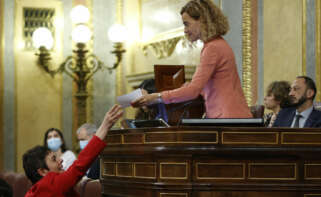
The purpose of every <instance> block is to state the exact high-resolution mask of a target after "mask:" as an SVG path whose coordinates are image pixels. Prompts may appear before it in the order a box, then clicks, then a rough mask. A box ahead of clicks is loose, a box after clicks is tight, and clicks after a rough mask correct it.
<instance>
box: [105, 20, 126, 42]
mask: <svg viewBox="0 0 321 197" xmlns="http://www.w3.org/2000/svg"><path fill="white" fill-rule="evenodd" d="M108 36H109V39H110V40H111V41H112V42H124V41H126V40H127V37H128V34H127V29H126V27H125V26H124V25H121V24H114V25H112V26H111V27H110V28H109V31H108Z"/></svg>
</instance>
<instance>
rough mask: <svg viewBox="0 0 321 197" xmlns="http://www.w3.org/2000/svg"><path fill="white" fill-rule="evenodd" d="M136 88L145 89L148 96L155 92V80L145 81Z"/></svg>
mask: <svg viewBox="0 0 321 197" xmlns="http://www.w3.org/2000/svg"><path fill="white" fill-rule="evenodd" d="M138 87H139V88H143V89H145V90H146V91H147V92H148V94H151V93H154V92H156V87H155V79H145V80H144V81H143V82H142V83H141V84H139V86H138Z"/></svg>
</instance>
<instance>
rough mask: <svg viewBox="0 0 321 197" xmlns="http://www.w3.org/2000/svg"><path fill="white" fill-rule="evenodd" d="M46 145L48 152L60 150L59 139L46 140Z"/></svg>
mask: <svg viewBox="0 0 321 197" xmlns="http://www.w3.org/2000/svg"><path fill="white" fill-rule="evenodd" d="M47 144H48V148H49V149H50V150H52V151H54V152H56V151H57V150H58V149H59V148H60V146H61V144H62V142H61V139H60V138H59V137H53V138H50V139H48V140H47Z"/></svg>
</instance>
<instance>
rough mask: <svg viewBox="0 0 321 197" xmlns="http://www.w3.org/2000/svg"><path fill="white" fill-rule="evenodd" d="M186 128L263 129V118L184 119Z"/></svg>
mask: <svg viewBox="0 0 321 197" xmlns="http://www.w3.org/2000/svg"><path fill="white" fill-rule="evenodd" d="M180 124H181V125H185V126H224V127H237V126H238V127H261V126H263V124H264V121H263V118H216V119H214V118H208V119H182V120H181V122H180Z"/></svg>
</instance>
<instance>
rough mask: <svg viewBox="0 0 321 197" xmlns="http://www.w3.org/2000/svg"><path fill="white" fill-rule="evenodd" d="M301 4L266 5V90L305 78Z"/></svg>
mask: <svg viewBox="0 0 321 197" xmlns="http://www.w3.org/2000/svg"><path fill="white" fill-rule="evenodd" d="M302 2H303V1H302V0H265V1H264V11H263V13H264V33H263V35H264V44H263V50H264V54H263V56H264V57H263V59H264V60H263V61H264V90H266V88H267V86H268V85H269V84H270V83H271V82H272V81H275V80H288V81H293V80H294V78H295V77H296V76H297V75H299V74H302Z"/></svg>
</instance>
